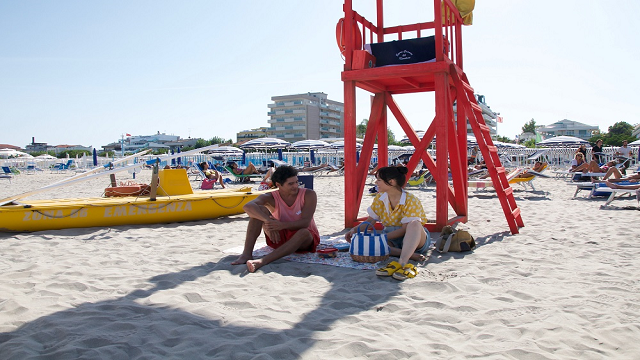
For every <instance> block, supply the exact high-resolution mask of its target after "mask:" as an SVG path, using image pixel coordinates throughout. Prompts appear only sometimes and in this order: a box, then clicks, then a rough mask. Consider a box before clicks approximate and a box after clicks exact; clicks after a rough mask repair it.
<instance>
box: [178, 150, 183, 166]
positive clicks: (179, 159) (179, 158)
mask: <svg viewBox="0 0 640 360" xmlns="http://www.w3.org/2000/svg"><path fill="white" fill-rule="evenodd" d="M178 154H180V146H178ZM181 164H182V158H181V157H178V165H181Z"/></svg>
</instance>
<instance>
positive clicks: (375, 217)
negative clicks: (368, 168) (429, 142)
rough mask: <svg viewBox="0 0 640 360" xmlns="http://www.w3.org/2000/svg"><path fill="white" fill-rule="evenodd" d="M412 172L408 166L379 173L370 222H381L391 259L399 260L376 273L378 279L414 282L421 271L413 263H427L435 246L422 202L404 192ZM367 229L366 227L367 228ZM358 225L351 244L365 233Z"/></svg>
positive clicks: (351, 235) (347, 237)
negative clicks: (380, 277) (379, 277)
mask: <svg viewBox="0 0 640 360" xmlns="http://www.w3.org/2000/svg"><path fill="white" fill-rule="evenodd" d="M407 172H408V169H407V168H406V167H404V166H400V167H395V166H388V167H383V168H381V169H380V170H378V174H377V175H376V186H377V187H378V194H377V195H376V197H375V198H374V199H373V202H372V203H371V206H370V207H369V209H367V213H368V214H369V217H368V218H367V220H366V221H367V222H369V223H371V224H373V223H375V222H376V221H380V222H381V223H382V225H384V230H383V232H384V233H385V234H387V242H388V244H389V248H390V254H391V256H398V257H399V259H398V261H392V262H390V263H389V264H387V266H385V267H383V268H380V269H378V270H376V275H378V276H393V278H394V279H397V280H405V279H408V278H413V277H415V276H416V275H417V274H418V269H416V267H415V266H414V265H413V264H411V263H409V260H414V261H423V260H425V256H424V254H425V253H426V252H427V250H428V249H429V245H431V239H430V238H429V234H428V233H427V232H426V231H425V229H424V226H423V225H424V224H426V223H427V217H426V216H425V214H424V209H423V208H422V204H421V203H420V200H419V199H418V198H417V197H416V196H415V195H413V194H410V193H408V192H406V191H405V190H404V189H403V186H404V184H405V183H406V180H407ZM365 225H366V224H365ZM365 225H362V224H360V225H358V226H356V227H354V228H353V229H351V230H349V232H348V233H347V234H346V236H345V237H346V239H347V241H348V242H351V238H352V237H353V235H354V234H355V233H356V232H357V231H358V230H359V229H363V228H364V227H365Z"/></svg>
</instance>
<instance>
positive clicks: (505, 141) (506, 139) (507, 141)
mask: <svg viewBox="0 0 640 360" xmlns="http://www.w3.org/2000/svg"><path fill="white" fill-rule="evenodd" d="M496 140H498V141H500V142H503V143H513V140H511V139H509V138H508V137H506V136H501V135H498V136H496Z"/></svg>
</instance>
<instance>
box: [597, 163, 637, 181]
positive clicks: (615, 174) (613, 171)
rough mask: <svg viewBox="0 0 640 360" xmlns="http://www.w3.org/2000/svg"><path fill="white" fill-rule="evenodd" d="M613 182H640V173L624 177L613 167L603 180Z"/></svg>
mask: <svg viewBox="0 0 640 360" xmlns="http://www.w3.org/2000/svg"><path fill="white" fill-rule="evenodd" d="M611 176H613V179H609V177H611ZM607 179H609V181H611V182H622V181H633V182H635V181H640V173H637V174H633V175H629V176H625V177H622V173H620V170H618V168H616V167H612V168H610V169H609V171H607V174H606V175H605V176H604V177H603V178H602V180H607Z"/></svg>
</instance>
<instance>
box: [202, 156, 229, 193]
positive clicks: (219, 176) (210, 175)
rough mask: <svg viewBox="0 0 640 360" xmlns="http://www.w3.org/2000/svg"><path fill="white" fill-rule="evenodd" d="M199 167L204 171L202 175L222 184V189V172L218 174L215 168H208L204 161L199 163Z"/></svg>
mask: <svg viewBox="0 0 640 360" xmlns="http://www.w3.org/2000/svg"><path fill="white" fill-rule="evenodd" d="M200 169H201V170H202V172H203V173H204V176H206V177H207V179H211V180H215V181H217V182H219V183H220V186H222V188H223V189H224V179H223V178H222V174H220V173H219V172H218V171H217V170H215V169H209V164H207V163H206V162H205V161H203V162H201V163H200ZM214 183H215V182H214Z"/></svg>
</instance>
